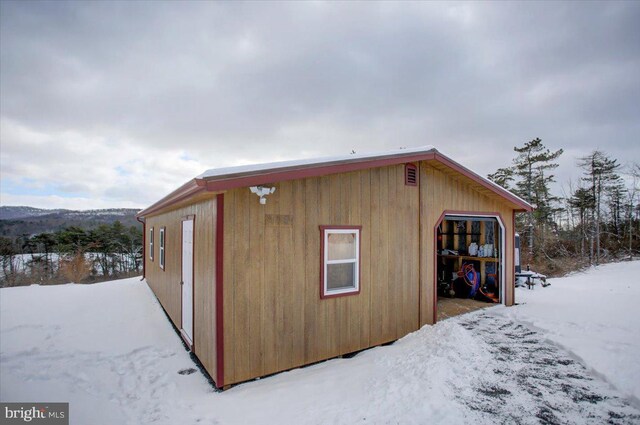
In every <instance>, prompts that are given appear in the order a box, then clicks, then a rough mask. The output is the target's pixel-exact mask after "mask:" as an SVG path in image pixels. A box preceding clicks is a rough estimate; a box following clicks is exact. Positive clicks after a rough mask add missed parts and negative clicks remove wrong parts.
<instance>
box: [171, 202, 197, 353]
mask: <svg viewBox="0 0 640 425" xmlns="http://www.w3.org/2000/svg"><path fill="white" fill-rule="evenodd" d="M188 220H193V233H192V235H191V344H189V339H188V338H187V337H186V336H184V335H182V332H180V335H181V336H182V339H183V340H184V342H185V343H186V344H187V345H188V346H189V348H191V351H192V352H194V353H195V351H196V253H195V248H196V216H195V214H191V215H186V216H184V217H182V219H181V220H180V281H181V282H182V276H183V275H184V263H183V260H184V259H183V258H182V248H183V246H182V244H183V243H184V241H183V240H182V238H183V236H184V222H185V221H188ZM165 238H166V235H165ZM166 261H167V259H166V254H165V262H166ZM183 285H184V283H183ZM182 295H183V294H182V288H180V327H181V328H183V325H184V324H183V323H182V308H183V306H184V304H183V303H182ZM181 330H182V329H181Z"/></svg>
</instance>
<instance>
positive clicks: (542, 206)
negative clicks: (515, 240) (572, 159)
mask: <svg viewBox="0 0 640 425" xmlns="http://www.w3.org/2000/svg"><path fill="white" fill-rule="evenodd" d="M513 150H514V151H516V152H517V153H518V156H517V157H516V158H515V159H514V160H513V168H512V169H513V175H514V176H516V177H517V178H518V181H517V182H516V187H515V189H514V192H515V193H516V194H518V195H519V196H520V197H521V198H523V199H524V200H526V201H527V202H529V203H530V204H532V205H533V206H534V207H535V209H536V212H535V213H534V212H529V213H528V215H527V223H526V226H527V237H528V245H529V251H530V254H533V248H534V236H533V235H534V227H537V228H538V229H539V230H540V232H539V234H540V235H542V237H543V238H544V234H545V227H546V225H547V224H549V223H551V222H552V219H553V214H554V213H555V212H557V211H558V209H557V208H555V207H554V203H555V202H556V200H557V199H558V198H556V197H553V196H551V195H550V191H549V185H550V184H551V183H553V182H554V181H555V180H554V175H553V174H551V173H550V171H551V170H553V169H555V168H557V167H558V164H557V163H555V162H553V161H555V160H556V159H557V158H558V157H559V156H560V155H562V152H563V150H562V149H558V150H557V151H555V152H551V151H550V150H549V149H548V148H546V147H545V146H544V144H543V143H542V140H541V139H540V138H535V139H533V140H531V141H530V142H527V143H525V144H524V145H523V146H522V147H514V148H513Z"/></svg>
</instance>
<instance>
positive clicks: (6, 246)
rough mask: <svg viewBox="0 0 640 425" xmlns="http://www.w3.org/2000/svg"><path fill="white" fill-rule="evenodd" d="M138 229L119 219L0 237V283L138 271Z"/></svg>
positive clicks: (71, 279)
mask: <svg viewBox="0 0 640 425" xmlns="http://www.w3.org/2000/svg"><path fill="white" fill-rule="evenodd" d="M142 260H143V259H142V231H141V229H140V227H139V226H130V227H127V226H124V225H123V224H122V223H120V222H119V221H115V222H114V223H113V224H102V225H100V226H98V227H96V228H94V229H89V230H86V229H83V228H80V227H77V226H70V227H66V228H64V229H63V230H59V231H56V232H43V233H39V234H36V235H27V234H25V235H22V236H19V237H16V238H7V237H0V286H16V285H25V284H31V283H41V284H49V283H66V282H75V283H89V282H97V281H101V280H109V279H114V278H121V277H130V276H135V275H138V274H140V273H141V270H142Z"/></svg>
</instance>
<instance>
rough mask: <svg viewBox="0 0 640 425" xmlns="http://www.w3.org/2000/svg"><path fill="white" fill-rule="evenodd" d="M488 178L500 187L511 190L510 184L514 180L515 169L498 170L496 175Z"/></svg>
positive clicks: (490, 175)
mask: <svg viewBox="0 0 640 425" xmlns="http://www.w3.org/2000/svg"><path fill="white" fill-rule="evenodd" d="M487 178H488V179H489V180H491V181H492V182H494V183H495V184H497V185H498V186H502V187H504V188H505V189H507V190H511V184H510V183H511V182H512V181H513V180H514V178H513V168H510V167H506V168H498V169H497V170H496V172H495V173H493V174H489V175H488V176H487Z"/></svg>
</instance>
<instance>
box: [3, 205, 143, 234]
mask: <svg viewBox="0 0 640 425" xmlns="http://www.w3.org/2000/svg"><path fill="white" fill-rule="evenodd" d="M138 211H140V209H137V208H106V209H99V210H85V211H77V210H66V209H43V208H34V207H28V206H17V207H14V206H0V235H1V236H6V237H15V236H20V235H24V234H29V235H34V234H38V233H42V232H55V231H57V230H61V229H64V228H65V227H69V226H77V227H81V228H83V229H92V228H95V227H98V226H99V225H101V224H112V223H113V222H115V221H120V222H121V223H122V224H124V225H125V226H139V225H140V223H139V222H138V221H137V220H136V218H135V215H136V213H137V212H138Z"/></svg>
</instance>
